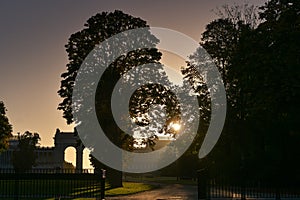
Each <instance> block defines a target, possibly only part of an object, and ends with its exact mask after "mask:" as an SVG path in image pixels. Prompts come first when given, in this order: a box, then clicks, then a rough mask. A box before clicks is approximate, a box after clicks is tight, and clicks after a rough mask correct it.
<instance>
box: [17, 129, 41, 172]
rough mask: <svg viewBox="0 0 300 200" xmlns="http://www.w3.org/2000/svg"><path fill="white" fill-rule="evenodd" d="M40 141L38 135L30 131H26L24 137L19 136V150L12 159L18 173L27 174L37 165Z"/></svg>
mask: <svg viewBox="0 0 300 200" xmlns="http://www.w3.org/2000/svg"><path fill="white" fill-rule="evenodd" d="M40 139H41V138H40V136H39V134H38V133H31V132H29V131H26V132H25V133H24V134H23V135H18V142H19V144H18V148H17V149H16V150H15V151H14V153H13V157H12V164H13V166H14V169H15V171H16V172H18V173H22V172H25V171H27V170H29V169H31V168H32V167H33V166H34V165H35V164H36V163H35V161H36V159H37V155H36V153H35V149H36V147H37V145H38V144H39V143H38V142H39V140H40Z"/></svg>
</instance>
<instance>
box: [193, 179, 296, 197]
mask: <svg viewBox="0 0 300 200" xmlns="http://www.w3.org/2000/svg"><path fill="white" fill-rule="evenodd" d="M198 199H241V200H244V199H276V200H280V199H300V183H298V184H297V183H292V184H291V183H288V182H276V181H275V182H265V181H249V180H245V179H241V180H240V181H232V180H225V179H221V178H214V179H211V178H209V177H208V176H207V175H206V174H205V173H199V174H198Z"/></svg>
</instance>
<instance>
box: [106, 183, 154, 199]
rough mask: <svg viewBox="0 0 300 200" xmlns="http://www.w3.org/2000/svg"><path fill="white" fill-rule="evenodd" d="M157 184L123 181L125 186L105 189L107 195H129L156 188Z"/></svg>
mask: <svg viewBox="0 0 300 200" xmlns="http://www.w3.org/2000/svg"><path fill="white" fill-rule="evenodd" d="M156 187H157V186H154V185H149V184H146V183H133V182H123V187H120V188H114V189H108V190H106V191H105V195H106V196H117V195H128V194H134V193H138V192H143V191H147V190H151V189H154V188H156Z"/></svg>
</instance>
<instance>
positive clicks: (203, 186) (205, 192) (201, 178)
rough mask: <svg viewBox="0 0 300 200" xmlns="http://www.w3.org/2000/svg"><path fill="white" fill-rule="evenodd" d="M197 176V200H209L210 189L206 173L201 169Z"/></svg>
mask: <svg viewBox="0 0 300 200" xmlns="http://www.w3.org/2000/svg"><path fill="white" fill-rule="evenodd" d="M197 174H198V200H200V199H201V200H202V199H210V188H209V182H208V176H207V171H206V170H205V169H201V170H198V171H197Z"/></svg>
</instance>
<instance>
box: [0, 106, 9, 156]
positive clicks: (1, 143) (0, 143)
mask: <svg viewBox="0 0 300 200" xmlns="http://www.w3.org/2000/svg"><path fill="white" fill-rule="evenodd" d="M11 133H12V125H11V124H10V123H9V121H8V118H7V117H6V108H5V106H4V103H3V102H2V101H0V153H1V152H2V151H4V150H6V149H7V148H8V139H9V137H11V136H12V134H11Z"/></svg>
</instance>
